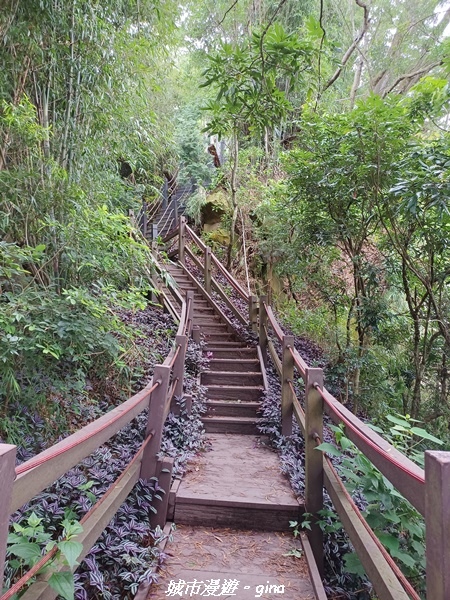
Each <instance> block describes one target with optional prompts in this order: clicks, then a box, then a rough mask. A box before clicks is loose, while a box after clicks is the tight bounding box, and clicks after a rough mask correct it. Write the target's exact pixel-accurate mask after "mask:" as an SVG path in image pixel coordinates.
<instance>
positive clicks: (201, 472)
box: [148, 265, 317, 600]
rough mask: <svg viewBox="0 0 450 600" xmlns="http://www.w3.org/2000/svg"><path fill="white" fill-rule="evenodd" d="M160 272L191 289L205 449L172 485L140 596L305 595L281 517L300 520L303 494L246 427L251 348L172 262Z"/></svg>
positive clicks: (253, 371)
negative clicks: (168, 538)
mask: <svg viewBox="0 0 450 600" xmlns="http://www.w3.org/2000/svg"><path fill="white" fill-rule="evenodd" d="M169 271H170V273H171V275H172V276H173V277H174V279H175V280H176V282H177V284H178V286H179V288H180V291H181V293H182V294H183V295H184V294H185V293H186V292H193V293H194V314H193V322H194V326H195V327H196V328H197V335H200V336H201V338H202V339H203V341H204V342H205V343H206V349H205V352H207V355H208V358H209V359H210V360H209V369H208V370H206V371H205V372H203V373H202V374H201V383H202V384H203V385H204V386H206V388H207V409H208V412H207V414H206V415H205V417H204V419H203V422H204V425H205V430H206V438H207V449H206V451H205V452H204V453H203V454H202V455H201V456H199V457H198V458H197V459H196V460H195V461H194V462H193V463H191V465H190V468H189V471H188V473H187V474H186V475H185V477H184V478H183V480H182V481H181V482H179V481H178V482H176V483H175V485H174V486H173V488H172V492H171V498H170V501H169V502H170V512H171V516H172V518H173V520H174V522H175V524H176V525H177V530H176V531H175V534H174V541H173V542H172V543H169V544H168V546H167V548H166V552H168V554H169V559H168V560H167V562H166V564H165V567H164V569H163V571H162V573H161V579H160V582H159V583H158V585H157V586H152V587H151V589H150V594H149V596H148V597H149V598H154V599H159V598H168V597H178V598H180V597H190V598H201V597H204V596H208V595H209V596H216V597H227V598H228V597H230V598H231V597H233V598H237V599H238V600H247V599H250V598H259V597H261V598H265V599H275V598H279V599H280V598H283V599H286V600H288V599H289V600H291V599H292V600H294V598H295V599H296V600H310V599H311V600H312V599H313V598H316V597H317V596H316V595H315V593H314V589H313V586H312V584H311V582H310V578H309V573H308V566H307V563H306V560H305V558H304V557H303V556H302V557H301V558H299V557H298V556H293V555H292V554H291V551H292V550H294V549H296V548H297V549H299V544H300V541H299V540H295V539H294V537H293V535H292V528H291V527H290V522H291V521H298V520H299V519H300V518H301V514H302V512H303V511H304V506H303V500H302V499H297V498H296V497H295V496H294V494H293V492H292V490H291V488H290V485H289V483H288V481H287V479H286V478H285V477H284V476H283V475H282V474H281V472H280V467H279V459H278V455H277V453H276V452H274V451H273V450H272V449H271V448H270V447H269V446H268V444H267V441H266V440H265V438H264V437H262V436H261V435H260V434H259V432H258V429H257V426H256V423H257V418H258V414H257V411H258V407H259V402H260V399H261V395H262V393H263V391H264V387H265V377H264V374H263V372H262V370H261V365H260V361H259V357H258V354H257V350H256V348H255V347H252V346H251V345H249V344H247V343H246V342H245V341H243V340H242V339H240V337H239V335H238V334H237V333H236V331H235V330H234V329H233V327H232V326H231V324H230V322H229V321H228V319H227V318H226V317H225V316H224V315H223V314H221V311H220V308H218V307H217V305H215V303H214V302H212V300H211V299H210V298H209V297H208V295H206V294H205V293H204V290H202V289H201V288H200V286H199V285H198V284H197V283H196V281H195V280H194V278H193V277H191V276H190V275H189V274H188V273H187V272H186V271H185V270H183V268H182V267H180V266H178V265H171V266H170V267H169Z"/></svg>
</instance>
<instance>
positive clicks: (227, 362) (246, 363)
mask: <svg viewBox="0 0 450 600" xmlns="http://www.w3.org/2000/svg"><path fill="white" fill-rule="evenodd" d="M259 366H260V365H259V360H258V359H257V358H239V357H236V356H235V357H234V358H216V357H214V358H211V359H210V360H209V369H210V370H211V371H234V372H235V373H236V372H240V371H242V372H246V371H252V372H257V371H259Z"/></svg>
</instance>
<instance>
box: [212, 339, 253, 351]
mask: <svg viewBox="0 0 450 600" xmlns="http://www.w3.org/2000/svg"><path fill="white" fill-rule="evenodd" d="M205 342H206V351H207V352H209V348H215V349H216V350H217V349H218V348H222V349H223V350H228V351H233V350H244V349H246V348H247V344H246V343H245V342H242V341H240V340H234V341H231V342H230V341H223V340H217V341H215V342H214V341H210V340H205Z"/></svg>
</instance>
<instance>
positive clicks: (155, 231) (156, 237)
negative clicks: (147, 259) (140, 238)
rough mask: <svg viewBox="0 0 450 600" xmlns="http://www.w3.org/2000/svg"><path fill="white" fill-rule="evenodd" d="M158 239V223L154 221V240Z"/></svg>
mask: <svg viewBox="0 0 450 600" xmlns="http://www.w3.org/2000/svg"><path fill="white" fill-rule="evenodd" d="M157 239H158V224H157V223H152V241H154V242H155V241H156V240H157Z"/></svg>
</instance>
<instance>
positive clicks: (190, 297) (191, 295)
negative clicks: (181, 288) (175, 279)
mask: <svg viewBox="0 0 450 600" xmlns="http://www.w3.org/2000/svg"><path fill="white" fill-rule="evenodd" d="M189 301H190V302H189ZM186 302H188V303H189V304H188V306H189V309H188V312H187V315H186V319H187V324H188V327H187V330H186V335H187V336H190V335H191V333H192V327H193V326H194V292H193V291H192V290H189V291H188V292H186Z"/></svg>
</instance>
